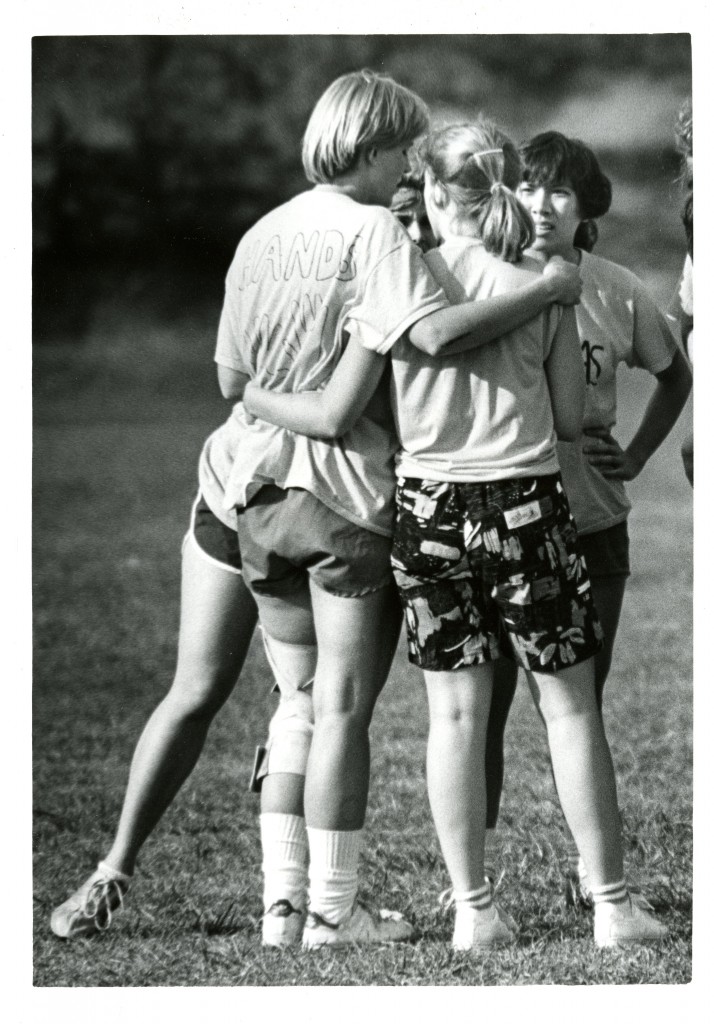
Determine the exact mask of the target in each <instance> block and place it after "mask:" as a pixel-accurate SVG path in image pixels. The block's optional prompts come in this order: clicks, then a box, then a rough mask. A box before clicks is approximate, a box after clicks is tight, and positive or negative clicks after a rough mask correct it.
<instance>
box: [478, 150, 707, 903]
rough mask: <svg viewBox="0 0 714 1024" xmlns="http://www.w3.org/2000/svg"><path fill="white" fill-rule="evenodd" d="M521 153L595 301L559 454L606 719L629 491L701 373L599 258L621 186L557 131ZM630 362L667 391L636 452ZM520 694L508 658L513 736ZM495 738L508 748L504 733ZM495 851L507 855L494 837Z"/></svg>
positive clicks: (578, 867)
mask: <svg viewBox="0 0 714 1024" xmlns="http://www.w3.org/2000/svg"><path fill="white" fill-rule="evenodd" d="M521 154H522V157H523V160H524V179H523V183H522V185H521V187H520V189H519V198H520V200H521V202H523V203H524V205H525V206H526V208H527V209H528V210H529V211H530V213H531V215H532V216H533V219H534V222H535V227H536V238H535V241H534V243H533V248H532V250H531V252H532V253H533V254H536V255H537V254H539V253H540V254H541V255H546V256H552V255H558V256H560V257H562V258H563V259H566V260H568V261H570V262H576V263H578V264H579V266H580V270H581V273H582V275H583V295H582V299H581V303H580V305H579V306H578V307H577V308H576V317H577V321H578V328H579V333H580V337H581V339H584V340H582V351H583V358H584V363H585V373H586V381H587V385H588V387H587V392H586V394H587V398H586V411H585V420H584V422H585V425H586V427H585V431H584V439H583V443H582V445H580V446H578V445H569V444H559V445H558V457H559V461H560V465H561V471H562V474H563V482H564V485H565V488H566V492H567V494H568V497H569V499H570V502H571V506H572V508H573V513H574V516H575V519H576V522H577V523H578V532H579V534H580V536H581V540H582V542H583V546H584V550H585V559H586V564H587V566H588V569H589V572H590V576H591V582H592V592H593V600H594V602H595V607H596V608H597V611H598V615H599V617H600V621H601V623H602V626H603V629H604V633H605V641H604V647H603V649H602V651H600V652H599V653H598V654H597V655H596V657H595V687H596V697H597V704H598V708H599V710H600V712H601V713H602V702H603V692H604V688H605V683H606V681H607V677H608V674H609V671H610V665H611V661H612V654H613V648H614V645H615V639H616V636H617V628H618V624H619V620H620V612H621V609H622V602H623V598H624V594H625V586H626V582H627V577H628V576H629V571H630V569H629V550H628V549H629V540H628V535H627V513H628V511H629V503H628V501H627V498H626V495H625V488H624V483H625V482H626V481H627V480H631V479H634V477H635V476H637V475H638V474H639V472H640V471H641V470H642V468H643V467H644V465H645V464H646V462H647V460H648V459H649V458H650V457H651V455H652V454H653V453H654V452H655V451H656V450H657V448H658V447H659V445H660V444H661V443H662V441H663V440H664V439H665V438H666V437H667V435H668V434H669V432H670V431H671V429H672V427H673V426H674V424H675V422H676V420H677V418H678V416H679V414H680V412H681V410H682V408H683V406H684V403H685V401H686V399H687V396H688V394H689V391H690V389H691V373H690V371H689V369H688V367H687V364H686V361H685V359H684V356H683V355H682V353H681V352H680V351H679V349H678V348H677V345H676V343H675V340H674V338H673V336H672V332H671V330H670V329H669V326H668V324H667V321H666V319H665V317H664V316H663V314H662V313H661V312H660V311H659V310H658V309H657V308H656V306H655V304H654V302H653V301H652V300H651V299H650V297H649V295H648V294H647V292H646V291H645V289H644V288H643V286H642V285H641V284H640V283H639V281H637V279H636V278H635V277H634V275H632V274H630V273H629V272H628V271H626V270H625V269H624V268H622V267H619V266H617V265H616V264H613V263H610V262H609V261H606V260H603V259H600V258H598V257H595V256H593V255H591V250H592V248H593V246H594V244H595V241H596V239H597V229H596V226H595V223H594V218H596V217H599V216H601V215H603V214H604V213H606V212H607V210H608V208H609V206H610V201H611V189H610V182H609V180H608V179H607V178H606V176H605V175H604V174H603V172H602V171H601V170H600V167H599V164H598V162H597V159H596V157H595V155H594V153H593V152H592V150H590V149H589V148H588V147H587V146H585V145H583V143H581V142H579V141H577V140H574V139H568V138H566V137H565V136H563V135H561V134H559V133H557V132H545V133H543V134H541V135H539V136H536V137H535V138H534V139H532V140H531V141H530V142H529V143H526V145H525V146H523V147H522V150H521ZM603 297H604V298H603ZM603 303H604V304H603ZM606 307H609V311H608V310H606ZM596 350H597V352H598V358H597V361H596V362H594V361H593V360H592V359H591V358H590V356H591V353H593V352H595V351H596ZM621 363H625V364H627V365H629V366H632V365H634V366H641V367H644V368H646V369H649V370H650V372H651V373H652V374H653V376H654V377H655V378H656V381H657V383H656V387H655V390H654V393H653V395H652V398H651V399H650V401H649V403H648V405H647V408H646V409H645V411H644V414H643V417H642V420H641V422H640V426H639V428H638V429H637V431H636V433H635V435H634V437H633V439H632V441H631V442H630V445H629V446H628V447H627V449H625V450H622V449H621V448H620V446H619V445H618V444H617V442H616V441H615V440H614V438H613V437H612V434H611V430H612V425H614V420H615V402H616V391H615V386H616V371H617V367H618V365H619V364H621ZM604 408H605V409H606V412H605V413H603V411H602V410H603V409H604ZM595 509H599V510H600V511H599V512H597V511H595ZM603 509H604V510H605V511H604V512H603V511H602V510H603ZM515 685H516V667H515V666H514V665H511V664H509V663H508V662H506V661H504V660H503V659H502V660H500V661H499V662H498V663H497V665H496V669H495V679H494V696H495V698H496V700H497V702H498V707H499V715H498V717H499V718H500V719H501V720H502V721H503V723H504V726H505V720H506V717H507V715H508V709H509V707H510V703H511V700H512V697H513V692H514V689H515ZM493 735H494V742H496V740H495V735H496V730H495V728H494V732H493ZM495 781H496V780H495V779H494V783H495ZM494 806H497V800H496V798H495V796H494ZM495 825H496V819H495V817H492V818H491V821H490V824H489V827H490V828H491V829H492V830H493V829H495ZM489 846H490V849H491V850H495V849H496V842H495V837H494V833H493V831H492V833H491V839H490V843H489ZM567 858H568V860H567V867H566V872H565V874H566V898H567V900H568V901H569V902H570V903H573V904H574V905H576V906H584V907H589V906H592V893H591V892H590V886H589V882H588V870H587V864H586V862H585V861H584V859H583V858H582V857H580V855H579V854H578V850H577V847H576V845H575V843H574V842H573V840H572V836H570V835H568V837H567ZM630 892H631V894H632V897H633V901H636V902H637V903H638V904H639V905H640V906H641V907H644V908H649V907H650V905H649V903H648V901H647V900H646V898H645V897H644V896H643V894H642V893H641V892H640V891H638V890H637V888H635V887H633V886H632V885H631V886H630Z"/></svg>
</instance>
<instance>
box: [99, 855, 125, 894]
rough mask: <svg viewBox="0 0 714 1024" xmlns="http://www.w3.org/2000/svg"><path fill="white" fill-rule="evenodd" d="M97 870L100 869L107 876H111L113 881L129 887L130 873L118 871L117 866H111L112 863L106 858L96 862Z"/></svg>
mask: <svg viewBox="0 0 714 1024" xmlns="http://www.w3.org/2000/svg"><path fill="white" fill-rule="evenodd" d="M97 871H101V872H102V873H103V874H105V875H106V876H107V878H111V879H112V881H114V882H121V884H122V885H123V886H125V887H126V888H127V889H128V888H129V884H130V882H131V875H127V874H125V872H123V871H119V870H118V869H117V868H114V867H112V865H111V864H109V863H108V862H107V861H106V860H100V861H99V863H98V864H97Z"/></svg>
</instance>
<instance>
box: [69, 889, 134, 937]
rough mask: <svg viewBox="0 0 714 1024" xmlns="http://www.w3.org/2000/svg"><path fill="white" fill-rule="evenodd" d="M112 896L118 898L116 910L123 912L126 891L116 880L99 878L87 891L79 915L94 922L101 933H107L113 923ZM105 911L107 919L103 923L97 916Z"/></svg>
mask: <svg viewBox="0 0 714 1024" xmlns="http://www.w3.org/2000/svg"><path fill="white" fill-rule="evenodd" d="M112 895H114V896H115V897H116V902H115V904H114V909H115V910H116V909H119V910H122V909H123V907H124V890H123V889H122V887H121V885H120V884H119V882H118V881H117V880H116V878H98V879H97V881H96V882H94V883H93V885H91V886H90V888H89V889H88V890H87V895H86V896H85V897H84V903H83V904H82V906H81V907H80V908H79V911H78V913H79V914H82V915H83V916H84V917H87V918H89V919H90V920H92V921H94V927H95V928H96V929H97V931H99V932H103V931H106V930H107V928H108V927H109V926H110V925H111V923H112V899H111V897H112ZM102 909H104V910H105V911H106V918H105V919H104V920H103V921H102V920H101V919H100V918H99V917H98V916H97V915H98V914H99V913H100V911H101V910H102Z"/></svg>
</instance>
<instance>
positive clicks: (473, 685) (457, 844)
mask: <svg viewBox="0 0 714 1024" xmlns="http://www.w3.org/2000/svg"><path fill="white" fill-rule="evenodd" d="M424 678H425V680H426V690H427V695H428V698H429V743H428V747H427V785H428V789H429V802H430V804H431V812H432V815H433V817H434V824H435V826H436V832H437V835H438V837H439V843H440V844H441V850H442V853H443V855H444V860H445V862H446V867H447V869H448V872H449V875H450V877H451V882H452V885H453V887H454V891H457V892H469V891H472V890H475V889H481V888H482V887H483V884H484V865H483V860H484V838H485V831H486V780H485V768H484V762H485V748H486V722H487V719H488V711H489V705H490V702H491V686H492V679H493V665H492V664H486V665H478V666H469V667H466V668H462V669H457V670H456V671H453V672H427V671H425V672H424Z"/></svg>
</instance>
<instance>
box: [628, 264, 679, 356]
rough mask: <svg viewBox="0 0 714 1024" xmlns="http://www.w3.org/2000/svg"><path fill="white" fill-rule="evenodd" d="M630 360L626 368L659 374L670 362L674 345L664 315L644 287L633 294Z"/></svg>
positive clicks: (674, 341) (639, 287)
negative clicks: (630, 367)
mask: <svg viewBox="0 0 714 1024" xmlns="http://www.w3.org/2000/svg"><path fill="white" fill-rule="evenodd" d="M633 301H634V318H633V319H634V322H633V337H632V342H633V345H632V348H633V351H632V358H631V359H628V360H627V363H628V365H629V366H638V367H641V368H642V369H645V370H649V372H650V373H661V372H662V370H666V369H667V367H668V366H669V364H670V363H671V362H672V358H673V356H674V352H675V349H676V348H677V342H676V340H675V337H674V334H673V332H672V329H671V327H670V326H669V324H668V323H667V318H666V317H665V315H664V313H662V312H660V310H659V309H658V308H657V306H656V304H655V302H654V300H653V299H652V298H651V297H650V295H649V294H648V292H647V291H646V290H645V288H644V286H642V285H639V283H638V286H637V287H636V289H635V292H634V298H633Z"/></svg>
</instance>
